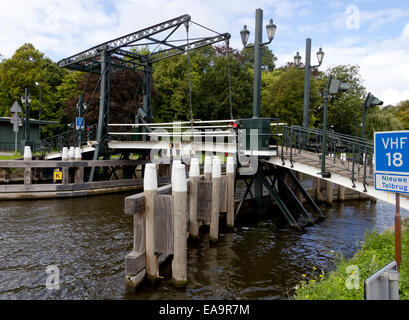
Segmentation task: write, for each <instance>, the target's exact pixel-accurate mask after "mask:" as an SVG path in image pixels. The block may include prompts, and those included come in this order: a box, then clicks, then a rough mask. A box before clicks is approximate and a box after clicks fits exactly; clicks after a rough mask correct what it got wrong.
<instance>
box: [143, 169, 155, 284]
mask: <svg viewBox="0 0 409 320" xmlns="http://www.w3.org/2000/svg"><path fill="white" fill-rule="evenodd" d="M143 192H144V195H145V245H146V249H145V253H146V277H147V278H148V280H149V281H151V282H152V283H153V282H155V281H156V279H157V278H158V276H159V265H158V257H157V256H156V255H155V216H154V212H155V197H156V195H157V194H158V178H157V173H156V165H155V164H153V163H148V164H146V166H145V174H144V178H143Z"/></svg>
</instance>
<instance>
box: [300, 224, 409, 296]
mask: <svg viewBox="0 0 409 320" xmlns="http://www.w3.org/2000/svg"><path fill="white" fill-rule="evenodd" d="M405 225H406V226H405ZM408 252H409V223H408V222H406V223H404V227H403V228H402V262H401V269H400V281H399V292H400V299H401V300H409V254H408ZM394 260H395V235H394V232H392V231H386V232H384V233H382V234H379V233H376V232H373V233H368V234H367V235H366V237H365V242H364V244H363V246H362V248H361V249H360V250H359V251H358V252H357V253H356V254H355V256H354V257H353V258H352V259H350V260H348V261H347V260H345V259H344V258H343V257H339V259H338V260H337V261H336V265H337V267H336V270H335V271H333V272H331V273H329V274H324V273H321V274H319V273H318V272H317V273H316V274H314V273H312V277H311V279H307V277H305V278H304V279H303V281H302V282H301V283H300V284H299V285H298V286H297V288H296V293H295V295H294V298H295V299H297V300H363V299H364V281H365V279H366V278H368V277H369V276H371V275H372V274H373V273H375V272H376V271H378V270H379V269H381V268H383V267H384V266H386V265H387V264H389V263H390V262H391V261H394ZM350 265H355V266H357V267H358V268H359V289H348V288H347V287H346V280H347V279H348V277H350V276H351V272H350V273H347V267H348V266H350ZM304 276H305V275H304Z"/></svg>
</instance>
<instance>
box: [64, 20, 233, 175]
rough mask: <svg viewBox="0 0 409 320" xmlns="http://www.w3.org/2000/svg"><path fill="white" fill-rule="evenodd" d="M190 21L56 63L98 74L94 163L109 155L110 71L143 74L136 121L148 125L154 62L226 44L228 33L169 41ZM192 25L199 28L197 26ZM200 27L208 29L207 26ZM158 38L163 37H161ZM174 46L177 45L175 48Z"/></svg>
mask: <svg viewBox="0 0 409 320" xmlns="http://www.w3.org/2000/svg"><path fill="white" fill-rule="evenodd" d="M191 22H192V21H191V17H190V16H189V15H183V16H180V17H177V18H175V19H171V20H168V21H165V22H162V23H159V24H157V25H154V26H151V27H148V28H145V29H142V30H139V31H136V32H133V33H130V34H128V35H125V36H123V37H119V38H117V39H114V40H111V41H107V42H104V43H102V44H100V45H97V46H95V47H92V48H90V49H88V50H85V51H83V52H80V53H78V54H75V55H73V56H71V57H69V58H66V59H63V60H61V61H59V62H58V66H59V67H61V68H68V69H71V70H78V71H85V72H89V73H96V74H99V75H100V105H99V118H98V127H97V137H96V139H97V145H96V149H95V153H94V160H97V159H98V157H99V156H100V155H101V154H102V155H107V152H108V147H107V138H108V132H109V130H108V124H109V113H110V106H109V98H110V83H111V74H112V72H115V71H119V70H124V69H130V70H134V71H143V72H144V77H143V85H142V91H143V107H142V108H140V109H139V110H138V114H137V116H136V119H135V122H136V123H151V122H153V113H152V96H151V95H152V64H153V63H154V62H156V61H159V60H163V59H166V58H169V57H172V56H175V55H178V54H183V53H186V52H190V51H192V50H195V49H198V48H201V47H204V46H208V45H212V44H215V43H218V42H221V41H226V42H228V41H229V39H230V34H228V33H224V34H220V33H216V35H215V36H207V37H201V38H195V39H193V40H194V41H192V42H189V38H188V37H186V38H185V39H173V38H172V36H174V35H175V34H176V31H177V30H178V29H179V28H180V27H181V26H182V25H183V26H185V27H186V31H188V29H189V24H190V23H191ZM192 23H193V22H192ZM195 24H196V25H199V24H197V23H195ZM199 26H200V25H199ZM201 27H203V26H201ZM203 28H205V29H207V30H210V29H208V28H206V27H203ZM161 36H162V38H160V37H161ZM142 40H144V42H142ZM146 41H148V42H146ZM174 43H178V44H177V45H175V44H174ZM149 45H156V46H157V47H156V49H155V50H154V51H152V52H150V53H148V54H146V55H144V54H140V53H138V52H136V50H135V49H137V48H138V47H141V46H142V47H146V46H149ZM157 49H159V50H157ZM81 101H82V99H80V103H81ZM80 109H81V106H80ZM144 131H145V132H146V131H150V129H149V126H147V127H145V130H144ZM92 179H93V174H91V175H90V180H89V181H92Z"/></svg>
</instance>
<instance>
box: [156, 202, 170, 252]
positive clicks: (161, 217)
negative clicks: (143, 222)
mask: <svg viewBox="0 0 409 320" xmlns="http://www.w3.org/2000/svg"><path fill="white" fill-rule="evenodd" d="M155 252H159V253H164V254H168V255H169V254H173V196H171V195H157V196H156V197H155Z"/></svg>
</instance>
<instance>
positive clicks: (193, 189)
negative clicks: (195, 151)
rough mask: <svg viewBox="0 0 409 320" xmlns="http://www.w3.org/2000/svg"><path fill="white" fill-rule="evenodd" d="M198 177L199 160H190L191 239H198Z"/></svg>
mask: <svg viewBox="0 0 409 320" xmlns="http://www.w3.org/2000/svg"><path fill="white" fill-rule="evenodd" d="M199 177H200V167H199V159H197V158H192V160H191V162H190V168H189V178H190V186H189V197H190V205H189V218H190V224H189V235H190V237H191V238H193V239H197V238H199V224H198V221H197V198H198V194H197V184H198V180H199Z"/></svg>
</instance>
